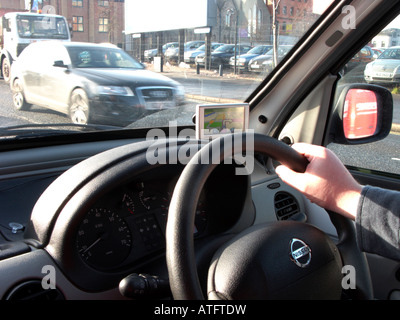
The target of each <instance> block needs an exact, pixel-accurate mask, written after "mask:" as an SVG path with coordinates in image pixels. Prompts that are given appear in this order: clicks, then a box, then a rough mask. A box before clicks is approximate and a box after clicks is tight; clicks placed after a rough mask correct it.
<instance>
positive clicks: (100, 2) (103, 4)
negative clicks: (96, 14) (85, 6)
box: [97, 0, 109, 7]
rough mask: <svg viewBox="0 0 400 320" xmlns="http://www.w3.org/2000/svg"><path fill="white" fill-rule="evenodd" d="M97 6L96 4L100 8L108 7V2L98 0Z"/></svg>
mask: <svg viewBox="0 0 400 320" xmlns="http://www.w3.org/2000/svg"><path fill="white" fill-rule="evenodd" d="M97 4H98V5H99V6H100V7H108V5H109V1H100V0H98V1H97Z"/></svg>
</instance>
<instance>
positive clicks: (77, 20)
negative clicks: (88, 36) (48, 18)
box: [72, 17, 83, 32]
mask: <svg viewBox="0 0 400 320" xmlns="http://www.w3.org/2000/svg"><path fill="white" fill-rule="evenodd" d="M72 31H74V32H83V17H72Z"/></svg>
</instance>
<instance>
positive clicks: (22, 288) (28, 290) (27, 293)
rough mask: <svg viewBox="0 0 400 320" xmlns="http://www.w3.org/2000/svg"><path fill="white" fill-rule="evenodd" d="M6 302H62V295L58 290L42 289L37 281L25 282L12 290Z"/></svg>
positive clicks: (40, 283)
mask: <svg viewBox="0 0 400 320" xmlns="http://www.w3.org/2000/svg"><path fill="white" fill-rule="evenodd" d="M6 300H41V301H53V300H64V296H63V294H62V293H61V292H60V291H59V290H58V289H43V287H42V282H41V281H39V280H31V281H26V282H24V283H21V284H19V285H18V286H16V287H15V288H13V289H12V290H11V291H10V293H9V294H8V295H7V297H6Z"/></svg>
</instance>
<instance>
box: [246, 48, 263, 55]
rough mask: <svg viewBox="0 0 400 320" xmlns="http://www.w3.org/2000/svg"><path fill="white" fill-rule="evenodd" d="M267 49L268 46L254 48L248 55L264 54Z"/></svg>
mask: <svg viewBox="0 0 400 320" xmlns="http://www.w3.org/2000/svg"><path fill="white" fill-rule="evenodd" d="M265 48H266V46H258V47H254V48H253V49H251V50H249V51H248V52H247V53H249V54H250V53H252V54H262V53H263V52H264V51H265Z"/></svg>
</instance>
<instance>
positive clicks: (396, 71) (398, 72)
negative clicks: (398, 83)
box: [393, 66, 400, 74]
mask: <svg viewBox="0 0 400 320" xmlns="http://www.w3.org/2000/svg"><path fill="white" fill-rule="evenodd" d="M393 72H394V74H400V66H397V67H396V68H395V69H394V70H393Z"/></svg>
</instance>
